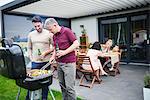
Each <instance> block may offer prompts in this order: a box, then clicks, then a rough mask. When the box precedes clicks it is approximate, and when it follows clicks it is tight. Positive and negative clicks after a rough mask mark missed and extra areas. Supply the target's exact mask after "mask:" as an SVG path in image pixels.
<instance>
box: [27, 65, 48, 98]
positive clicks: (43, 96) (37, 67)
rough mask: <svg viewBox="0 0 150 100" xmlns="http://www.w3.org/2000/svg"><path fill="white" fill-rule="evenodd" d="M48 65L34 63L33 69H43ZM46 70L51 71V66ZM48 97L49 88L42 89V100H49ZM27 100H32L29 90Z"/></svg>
mask: <svg viewBox="0 0 150 100" xmlns="http://www.w3.org/2000/svg"><path fill="white" fill-rule="evenodd" d="M47 63H48V62H42V63H36V62H32V69H41V68H42V67H43V66H44V65H45V64H47ZM46 69H47V70H48V69H50V66H49V67H48V68H46ZM47 96H48V87H44V88H42V100H47ZM26 100H30V99H29V90H28V92H27V96H26Z"/></svg>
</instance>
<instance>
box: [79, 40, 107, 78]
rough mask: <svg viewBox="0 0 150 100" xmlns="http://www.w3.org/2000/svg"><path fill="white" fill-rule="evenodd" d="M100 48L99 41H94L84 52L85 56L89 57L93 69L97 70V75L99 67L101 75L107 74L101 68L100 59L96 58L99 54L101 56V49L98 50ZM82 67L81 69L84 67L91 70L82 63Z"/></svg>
mask: <svg viewBox="0 0 150 100" xmlns="http://www.w3.org/2000/svg"><path fill="white" fill-rule="evenodd" d="M100 49H101V46H100V43H99V42H95V43H94V44H93V46H92V47H91V48H90V49H89V50H88V52H87V54H86V56H89V57H90V60H91V63H92V66H93V69H94V70H97V71H96V74H97V76H99V75H100V72H99V70H98V69H100V71H101V75H107V73H106V72H105V71H104V70H103V67H102V64H101V62H100V60H99V59H98V57H99V56H103V53H102V51H100ZM82 67H83V69H86V70H92V69H91V67H87V65H84V64H83V65H82Z"/></svg>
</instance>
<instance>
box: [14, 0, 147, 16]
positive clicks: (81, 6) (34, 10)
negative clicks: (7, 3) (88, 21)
mask: <svg viewBox="0 0 150 100" xmlns="http://www.w3.org/2000/svg"><path fill="white" fill-rule="evenodd" d="M15 1H17V0H15ZM24 1H28V0H24ZM31 1H34V2H32V3H30V4H24V5H23V6H21V7H19V6H18V8H17V7H16V8H15V9H11V12H16V13H28V14H38V15H44V16H54V17H61V18H75V17H82V16H89V15H95V14H103V13H107V12H116V11H122V10H127V9H132V8H133V9H134V8H140V7H145V6H149V4H150V0H31Z"/></svg>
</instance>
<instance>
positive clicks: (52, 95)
mask: <svg viewBox="0 0 150 100" xmlns="http://www.w3.org/2000/svg"><path fill="white" fill-rule="evenodd" d="M48 89H49V92H50V94H51V97H52V99H53V100H55V97H54V94H53V92H52V90H51V88H50V86H48Z"/></svg>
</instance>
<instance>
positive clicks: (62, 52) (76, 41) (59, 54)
mask: <svg viewBox="0 0 150 100" xmlns="http://www.w3.org/2000/svg"><path fill="white" fill-rule="evenodd" d="M77 47H79V42H78V40H75V41H74V42H73V44H72V45H71V46H70V47H69V48H67V49H66V50H59V52H58V54H57V57H58V58H59V57H61V56H64V55H67V54H68V53H70V52H72V51H74V50H75V49H76V48H77Z"/></svg>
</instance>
